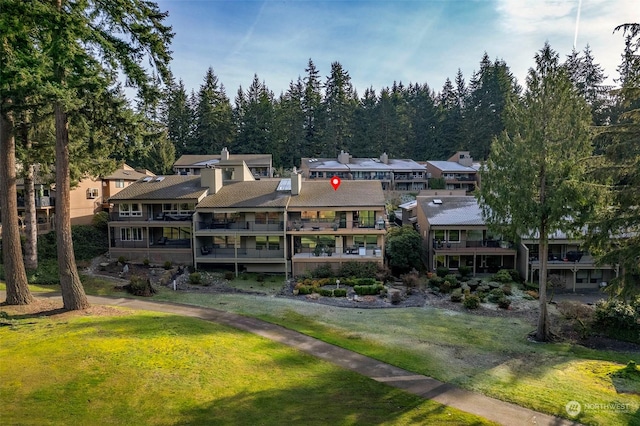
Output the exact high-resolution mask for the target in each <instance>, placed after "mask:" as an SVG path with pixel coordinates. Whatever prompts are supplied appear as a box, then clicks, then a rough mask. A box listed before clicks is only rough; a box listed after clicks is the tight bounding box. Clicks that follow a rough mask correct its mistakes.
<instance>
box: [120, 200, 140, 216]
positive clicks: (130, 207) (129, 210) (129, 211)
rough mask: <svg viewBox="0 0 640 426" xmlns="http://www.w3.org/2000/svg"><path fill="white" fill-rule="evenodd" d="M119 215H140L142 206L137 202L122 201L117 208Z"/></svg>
mask: <svg viewBox="0 0 640 426" xmlns="http://www.w3.org/2000/svg"><path fill="white" fill-rule="evenodd" d="M118 211H119V213H120V216H142V208H141V206H140V204H139V203H131V204H129V203H124V204H120V207H119V208H118Z"/></svg>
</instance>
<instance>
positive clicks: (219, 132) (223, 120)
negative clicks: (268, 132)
mask: <svg viewBox="0 0 640 426" xmlns="http://www.w3.org/2000/svg"><path fill="white" fill-rule="evenodd" d="M194 115H195V119H194V129H193V139H192V141H191V144H189V145H187V146H188V149H185V150H184V151H185V153H186V154H212V153H219V152H220V151H221V150H222V148H224V147H226V146H228V145H229V144H230V143H231V141H232V128H233V123H232V108H231V103H230V102H229V98H227V95H226V94H225V92H224V86H222V85H221V84H219V82H218V77H216V75H215V74H214V73H213V69H212V68H209V69H208V70H207V73H206V75H205V77H204V83H203V84H202V86H200V90H199V91H198V95H197V102H196V104H195V113H194Z"/></svg>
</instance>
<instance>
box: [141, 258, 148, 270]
mask: <svg viewBox="0 0 640 426" xmlns="http://www.w3.org/2000/svg"><path fill="white" fill-rule="evenodd" d="M142 264H143V265H144V266H145V267H147V268H148V267H149V259H144V260H143V261H142Z"/></svg>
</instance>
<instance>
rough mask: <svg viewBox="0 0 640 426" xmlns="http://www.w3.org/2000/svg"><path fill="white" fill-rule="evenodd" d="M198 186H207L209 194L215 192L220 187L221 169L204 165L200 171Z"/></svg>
mask: <svg viewBox="0 0 640 426" xmlns="http://www.w3.org/2000/svg"><path fill="white" fill-rule="evenodd" d="M200 186H201V187H203V188H207V187H208V188H209V194H216V193H218V192H219V191H220V189H222V169H218V168H215V169H212V168H209V167H206V168H204V169H202V170H201V171H200Z"/></svg>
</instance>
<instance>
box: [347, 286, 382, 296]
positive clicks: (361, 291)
mask: <svg viewBox="0 0 640 426" xmlns="http://www.w3.org/2000/svg"><path fill="white" fill-rule="evenodd" d="M383 288H384V286H383V285H382V284H374V285H356V286H354V287H353V291H355V292H356V294H357V295H358V296H368V295H375V294H379V293H380V292H381V291H382V289H383Z"/></svg>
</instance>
